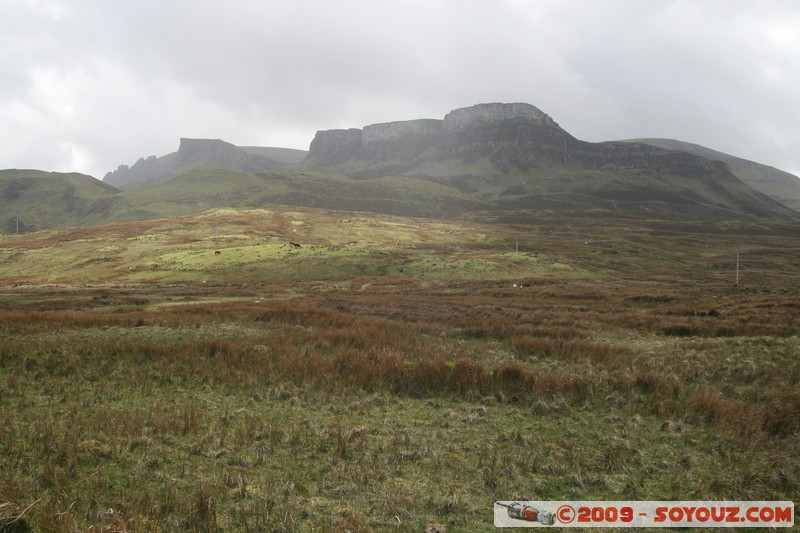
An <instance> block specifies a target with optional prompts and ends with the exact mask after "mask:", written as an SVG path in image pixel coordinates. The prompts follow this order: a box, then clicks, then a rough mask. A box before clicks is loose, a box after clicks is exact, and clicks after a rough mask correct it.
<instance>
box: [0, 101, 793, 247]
mask: <svg viewBox="0 0 800 533" xmlns="http://www.w3.org/2000/svg"><path fill="white" fill-rule="evenodd" d="M20 172H22V173H20ZM25 172H28V174H25ZM33 176H36V179H34V178H33ZM76 180H78V178H76V177H75V175H63V174H54V173H53V174H48V173H43V172H38V171H13V172H11V171H5V172H4V173H3V174H0V225H2V228H5V231H9V229H10V228H12V226H11V225H12V224H13V230H16V229H17V227H18V226H19V224H20V222H21V223H22V224H23V227H24V228H46V227H53V226H59V225H63V224H64V223H65V222H66V223H73V224H97V223H103V222H110V221H115V220H122V219H142V218H159V217H168V216H176V215H182V214H189V213H195V212H201V211H203V210H207V209H211V208H214V207H247V208H253V207H269V206H279V205H284V206H286V205H289V206H301V207H314V208H324V209H331V210H342V211H368V212H374V213H382V214H391V215H405V216H419V217H431V218H436V217H442V218H470V219H483V220H516V221H522V222H524V221H526V220H535V219H536V218H537V217H539V216H542V215H546V214H547V213H560V214H562V215H564V214H566V215H570V216H589V217H597V216H614V217H638V218H641V217H645V218H656V219H682V220H774V221H797V220H800V214H798V212H796V211H794V210H793V209H791V207H800V179H798V178H796V177H795V176H792V175H791V174H788V173H784V172H781V171H778V170H777V169H774V168H772V167H767V166H765V165H760V164H758V163H754V162H751V161H746V160H743V159H740V158H737V157H735V156H731V155H728V154H722V153H719V152H715V151H713V150H710V149H707V148H704V147H701V146H697V145H691V144H688V143H683V142H680V141H671V140H663V139H642V140H629V141H610V142H600V143H590V142H586V141H581V140H579V139H576V138H575V137H574V136H572V135H571V134H570V133H568V132H567V131H565V130H564V129H563V128H561V127H560V126H559V125H558V123H557V122H556V121H555V120H553V119H552V118H551V117H550V116H549V115H547V114H546V113H544V112H543V111H541V110H540V109H538V108H536V107H534V106H532V105H530V104H525V103H489V104H478V105H474V106H471V107H466V108H461V109H455V110H453V111H451V112H449V113H447V114H446V115H445V116H444V117H443V118H442V119H417V120H406V121H396V122H388V123H381V124H371V125H367V126H364V127H363V128H350V129H333V130H321V131H318V132H317V133H316V135H315V137H314V139H313V140H312V141H311V143H310V147H309V150H308V151H307V152H306V151H304V150H292V149H286V148H272V147H253V146H248V147H240V146H235V145H233V144H231V143H228V142H225V141H222V140H218V139H216V140H215V139H187V138H183V139H181V140H180V145H179V148H178V150H177V151H176V152H173V153H170V154H167V155H165V156H162V157H155V156H150V157H147V158H141V159H139V160H138V161H137V162H136V163H134V164H133V165H132V166H130V167H128V166H127V165H124V164H123V165H120V167H119V168H118V169H117V170H115V171H113V172H109V173H108V174H107V175H106V176H105V179H104V181H103V182H99V181H97V180H94V179H93V178H90V177H88V176H84V177H83V178H81V179H80V180H78V181H80V184H79V185H76V184H77V183H78V182H77V181H76ZM81 180H82V181H81ZM32 206H33V207H35V209H34V208H32ZM23 208H25V209H24V211H25V214H24V215H22V214H21V213H22V212H23ZM2 228H0V230H2Z"/></svg>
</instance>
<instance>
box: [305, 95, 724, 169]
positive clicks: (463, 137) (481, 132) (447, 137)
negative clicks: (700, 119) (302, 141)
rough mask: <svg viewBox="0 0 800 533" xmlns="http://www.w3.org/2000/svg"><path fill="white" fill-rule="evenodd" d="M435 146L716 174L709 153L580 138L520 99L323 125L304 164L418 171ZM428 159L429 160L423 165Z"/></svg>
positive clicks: (500, 165)
mask: <svg viewBox="0 0 800 533" xmlns="http://www.w3.org/2000/svg"><path fill="white" fill-rule="evenodd" d="M431 152H433V153H434V154H435V156H434V157H435V158H436V159H438V160H439V161H442V160H453V159H455V160H459V161H462V162H466V163H470V162H474V161H477V160H479V159H482V158H490V160H491V161H492V163H493V164H494V165H495V167H496V168H497V170H498V171H500V172H507V171H509V170H510V169H511V168H518V169H521V170H528V169H530V168H532V167H536V166H540V165H553V164H555V165H578V166H582V167H584V168H586V169H600V168H603V167H605V166H608V165H616V166H622V167H631V168H638V169H643V170H648V171H653V172H664V173H670V174H674V175H679V176H692V177H708V176H710V175H712V174H713V172H712V170H711V168H710V166H709V162H708V161H707V160H705V159H704V158H702V157H698V156H695V155H693V154H689V153H686V152H680V151H672V150H664V149H661V148H658V147H655V146H651V145H645V144H638V143H622V142H608V143H588V142H584V141H580V140H578V139H576V138H575V137H573V136H572V135H570V134H569V133H568V132H566V131H564V130H563V129H562V128H561V127H560V126H559V125H558V124H557V123H556V122H555V121H554V120H553V119H552V118H551V117H550V116H549V115H547V114H546V113H544V112H543V111H541V110H540V109H538V108H536V107H535V106H532V105H530V104H523V103H512V104H502V103H490V104H478V105H474V106H471V107H465V108H461V109H455V110H453V111H451V112H449V113H447V115H445V117H444V119H443V120H434V119H426V120H410V121H401V122H388V123H384V124H372V125H369V126H366V127H364V129H363V130H361V129H354V128H353V129H348V130H328V131H319V132H317V135H316V137H315V138H314V140H313V141H312V143H311V147H310V150H309V155H308V159H307V164H310V165H312V166H323V167H326V166H328V167H334V168H337V169H338V170H340V171H342V172H344V173H345V174H349V175H351V176H353V177H372V176H375V175H380V174H381V173H382V172H388V171H391V172H393V173H396V174H401V175H402V174H407V175H414V176H419V175H420V174H421V173H423V174H424V172H425V170H421V166H420V164H418V160H419V158H420V157H421V156H422V154H424V153H428V154H430V153H431ZM385 161H391V165H390V166H385V165H383V164H382V163H383V162H385ZM398 161H407V162H408V163H407V164H398ZM364 167H369V168H370V169H371V170H364ZM430 167H431V165H430V161H429V160H426V161H425V168H430ZM432 177H435V176H432Z"/></svg>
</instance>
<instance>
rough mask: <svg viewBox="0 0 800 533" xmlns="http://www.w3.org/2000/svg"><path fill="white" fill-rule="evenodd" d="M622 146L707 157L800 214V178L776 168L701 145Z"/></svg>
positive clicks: (659, 142) (654, 143)
mask: <svg viewBox="0 0 800 533" xmlns="http://www.w3.org/2000/svg"><path fill="white" fill-rule="evenodd" d="M623 142H636V143H644V144H649V145H652V146H658V147H659V148H664V149H666V150H679V151H683V152H688V153H690V154H695V155H698V156H700V157H704V158H706V159H708V160H710V161H723V162H725V163H726V164H727V165H728V166H729V167H730V169H731V172H733V173H734V174H735V175H736V176H737V177H738V178H739V179H740V180H742V181H743V182H745V183H747V184H748V185H750V186H751V187H753V188H754V189H756V190H759V191H761V192H763V193H764V194H766V195H767V196H769V197H770V198H773V199H775V200H777V201H779V202H781V203H782V204H784V205H786V206H788V207H791V208H792V209H794V210H795V211H800V178H798V177H797V176H795V175H793V174H790V173H788V172H784V171H782V170H778V169H777V168H774V167H771V166H768V165H762V164H761V163H756V162H754V161H748V160H747V159H742V158H740V157H736V156H733V155H730V154H726V153H724V152H718V151H717V150H712V149H711V148H706V147H705V146H700V145H699V144H692V143H687V142H683V141H676V140H674V139H630V140H626V141H623Z"/></svg>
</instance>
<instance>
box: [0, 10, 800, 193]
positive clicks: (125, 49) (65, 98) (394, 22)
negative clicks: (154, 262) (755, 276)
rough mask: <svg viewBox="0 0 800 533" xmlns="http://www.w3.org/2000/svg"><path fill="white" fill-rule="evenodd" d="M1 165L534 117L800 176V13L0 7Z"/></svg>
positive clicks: (75, 165)
mask: <svg viewBox="0 0 800 533" xmlns="http://www.w3.org/2000/svg"><path fill="white" fill-rule="evenodd" d="M0 21H2V29H0V168H37V169H42V170H58V171H78V172H83V173H87V174H91V175H93V176H95V177H97V178H102V177H103V176H104V175H105V173H106V172H108V171H110V170H114V169H116V168H117V166H119V165H120V164H122V163H125V164H128V165H130V164H133V163H134V162H135V161H136V160H137V159H138V158H139V157H143V156H145V157H146V156H149V155H158V156H161V155H165V154H167V153H170V152H173V151H175V150H177V148H178V142H179V138H180V137H199V138H219V139H224V140H227V141H229V142H232V143H234V144H238V145H259V146H281V147H288V148H302V149H307V148H308V145H309V143H310V142H311V139H312V138H313V136H314V133H315V132H316V130H318V129H333V128H348V127H359V128H360V127H362V126H364V125H367V124H374V123H377V122H389V121H394V120H407V119H414V118H442V117H444V115H445V114H446V113H447V112H448V111H450V110H451V109H455V108H458V107H465V106H469V105H473V104H477V103H483V102H527V103H530V104H533V105H535V106H537V107H538V108H540V109H541V110H542V111H544V112H546V113H548V114H549V115H550V116H551V117H553V119H554V120H555V121H556V122H558V123H559V124H560V125H561V126H562V127H563V128H564V129H566V130H567V131H569V132H570V133H571V134H573V135H574V136H576V137H578V138H579V139H583V140H587V141H604V140H614V139H625V138H635V137H668V138H675V139H680V140H684V141H689V142H694V143H698V144H702V145H704V146H707V147H709V148H714V149H716V150H720V151H723V152H727V153H731V154H734V155H738V156H740V157H744V158H747V159H752V160H755V161H758V162H761V163H766V164H769V165H772V166H775V167H778V168H780V169H783V170H787V171H789V172H792V173H795V174H800V89H799V88H800V2H798V1H797V0H784V1H768V0H759V1H750V0H741V1H738V0H727V1H724V0H696V1H688V0H687V1H679V0H657V1H642V0H529V1H525V0H483V1H478V0H406V1H376V0H364V1H356V0H336V1H330V0H320V1H307V0H251V1H245V0H225V1H224V2H223V1H211V0H136V1H125V2H122V1H120V2H115V1H108V0H0Z"/></svg>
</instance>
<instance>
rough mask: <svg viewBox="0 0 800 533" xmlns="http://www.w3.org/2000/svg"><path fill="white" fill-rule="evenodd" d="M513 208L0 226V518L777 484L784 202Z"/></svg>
mask: <svg viewBox="0 0 800 533" xmlns="http://www.w3.org/2000/svg"><path fill="white" fill-rule="evenodd" d="M510 222H513V221H506V223H503V222H494V223H489V222H477V221H475V222H473V221H469V220H458V221H446V220H434V219H425V218H403V217H392V216H387V215H376V214H368V213H343V212H336V211H326V210H315V209H310V208H296V209H294V208H291V209H250V210H247V209H213V210H209V211H206V212H204V213H201V214H190V215H186V216H180V217H173V218H163V219H154V220H139V221H127V222H117V223H113V224H106V225H100V226H93V227H82V228H75V227H60V228H56V229H50V230H46V231H39V232H32V233H19V234H6V235H2V236H0V530H3V531H27V530H29V529H30V530H35V531H88V530H91V531H108V532H110V531H186V530H188V531H218V530H219V531H222V530H225V531H331V532H334V531H341V532H344V531H361V532H366V531H409V532H410V531H422V530H424V529H425V527H426V525H428V524H441V525H442V526H444V527H446V528H447V531H450V532H452V531H472V532H474V531H491V530H494V527H493V524H492V516H493V507H492V506H493V502H494V501H496V500H510V499H515V500H562V499H580V500H695V499H703V500H793V501H794V502H795V504H797V503H798V499H797V495H798V494H800V459H798V457H800V385H798V383H800V360H799V359H798V357H797V354H798V353H800V337H798V334H800V287H798V285H797V281H796V280H797V267H798V265H800V246H798V242H800V241H798V237H800V228H798V226H797V224H796V223H794V222H788V221H784V222H768V221H752V220H751V221H741V222H730V221H722V220H718V221H711V222H709V221H703V222H695V223H693V222H681V221H676V220H650V219H641V218H638V219H631V218H616V219H615V218H609V217H603V218H591V217H588V216H583V217H574V216H572V217H564V216H563V215H559V214H558V213H552V212H551V213H545V212H543V213H541V214H540V215H538V216H537V217H536V218H535V219H534V220H531V219H528V220H526V224H513V223H510ZM737 254H738V258H739V262H738V263H739V264H738V272H737ZM737 275H738V284H737V283H736V281H737Z"/></svg>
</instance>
